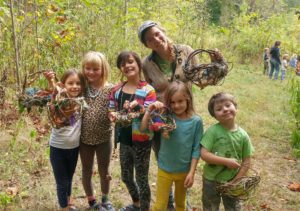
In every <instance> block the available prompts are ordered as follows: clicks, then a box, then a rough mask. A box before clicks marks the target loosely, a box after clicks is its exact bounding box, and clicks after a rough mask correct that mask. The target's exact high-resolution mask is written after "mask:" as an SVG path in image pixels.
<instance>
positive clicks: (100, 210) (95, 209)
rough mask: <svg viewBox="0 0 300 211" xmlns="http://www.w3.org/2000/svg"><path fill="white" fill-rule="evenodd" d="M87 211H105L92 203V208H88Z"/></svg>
mask: <svg viewBox="0 0 300 211" xmlns="http://www.w3.org/2000/svg"><path fill="white" fill-rule="evenodd" d="M89 210H93V211H106V209H104V208H103V207H102V206H101V205H100V204H98V203H94V204H93V205H92V206H90V208H89Z"/></svg>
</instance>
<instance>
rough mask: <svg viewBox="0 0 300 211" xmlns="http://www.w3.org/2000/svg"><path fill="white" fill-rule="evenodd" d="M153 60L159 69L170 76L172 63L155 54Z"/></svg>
mask: <svg viewBox="0 0 300 211" xmlns="http://www.w3.org/2000/svg"><path fill="white" fill-rule="evenodd" d="M153 60H154V62H155V63H156V64H157V65H158V66H159V69H160V70H161V71H162V72H163V73H164V74H165V75H166V76H167V77H171V76H172V63H171V62H169V61H166V60H164V59H162V58H160V57H159V56H158V55H157V54H154V56H153Z"/></svg>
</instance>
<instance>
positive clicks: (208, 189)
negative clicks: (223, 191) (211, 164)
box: [202, 177, 242, 211]
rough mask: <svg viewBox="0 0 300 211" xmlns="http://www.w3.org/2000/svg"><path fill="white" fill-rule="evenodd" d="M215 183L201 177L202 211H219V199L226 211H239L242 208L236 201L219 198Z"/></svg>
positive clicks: (225, 197) (224, 197) (228, 198)
mask: <svg viewBox="0 0 300 211" xmlns="http://www.w3.org/2000/svg"><path fill="white" fill-rule="evenodd" d="M216 187H217V183H216V182H215V181H209V180H207V179H205V178H204V177H203V187H202V205H203V211H219V207H220V203H221V198H222V200H223V205H224V208H225V210H226V211H241V210H242V206H241V203H240V201H239V200H238V199H236V198H231V197H228V196H221V195H220V194H219V192H217V190H216Z"/></svg>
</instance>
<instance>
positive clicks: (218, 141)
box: [201, 123, 254, 182]
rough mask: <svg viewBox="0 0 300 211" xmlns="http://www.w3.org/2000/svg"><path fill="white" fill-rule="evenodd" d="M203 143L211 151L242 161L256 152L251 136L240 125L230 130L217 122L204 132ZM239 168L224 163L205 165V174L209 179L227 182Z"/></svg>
mask: <svg viewBox="0 0 300 211" xmlns="http://www.w3.org/2000/svg"><path fill="white" fill-rule="evenodd" d="M201 145H202V146H203V147H204V148H206V149H207V150H208V151H209V152H211V153H213V154H215V155H217V156H221V157H226V158H235V159H237V160H238V161H239V162H240V163H241V162H242V159H243V158H247V157H250V156H251V155H252V153H253V152H254V149H253V146H252V144H251V141H250V138H249V136H248V134H247V132H246V131H244V130H243V129H242V128H240V127H238V129H237V130H236V131H229V130H227V129H225V128H224V127H222V125H221V124H220V123H217V124H215V125H213V126H211V127H210V128H208V129H207V131H206V132H205V133H204V135H203V138H202V140H201ZM238 171H239V169H229V168H227V167H226V166H223V165H215V164H208V163H206V164H205V165H204V169H203V176H204V178H206V179H207V180H211V181H217V182H227V181H229V180H231V179H232V178H233V177H234V176H235V175H236V174H237V173H238Z"/></svg>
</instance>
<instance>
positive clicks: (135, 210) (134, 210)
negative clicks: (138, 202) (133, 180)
mask: <svg viewBox="0 0 300 211" xmlns="http://www.w3.org/2000/svg"><path fill="white" fill-rule="evenodd" d="M140 210H141V208H139V207H137V206H135V205H134V204H130V205H128V206H126V207H122V208H121V209H120V210H119V211H140Z"/></svg>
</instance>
